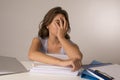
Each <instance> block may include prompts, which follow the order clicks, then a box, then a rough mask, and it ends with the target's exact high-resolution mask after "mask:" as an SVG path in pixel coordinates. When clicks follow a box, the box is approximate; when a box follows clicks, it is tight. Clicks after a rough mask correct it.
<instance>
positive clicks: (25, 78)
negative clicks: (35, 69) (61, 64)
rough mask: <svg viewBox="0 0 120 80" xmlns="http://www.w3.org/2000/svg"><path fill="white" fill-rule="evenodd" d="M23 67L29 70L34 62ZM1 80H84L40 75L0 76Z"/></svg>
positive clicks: (26, 73)
mask: <svg viewBox="0 0 120 80" xmlns="http://www.w3.org/2000/svg"><path fill="white" fill-rule="evenodd" d="M22 63H23V65H24V66H25V67H26V68H27V69H28V70H29V69H30V68H31V63H32V62H27V61H26V62H25V61H24V62H22ZM0 80H83V79H81V78H80V77H79V76H66V75H62V76H61V75H52V74H49V75H46V74H39V73H30V72H25V73H18V74H10V75H3V76H0ZM84 80H85V79H84Z"/></svg>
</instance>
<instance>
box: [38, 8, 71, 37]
mask: <svg viewBox="0 0 120 80" xmlns="http://www.w3.org/2000/svg"><path fill="white" fill-rule="evenodd" d="M57 14H62V15H64V17H65V19H66V21H67V23H68V31H67V34H66V35H65V38H66V39H70V36H69V35H68V32H70V30H71V28H70V23H69V17H68V13H67V12H66V11H65V10H63V9H62V8H61V7H54V8H52V9H51V10H49V11H48V13H47V14H46V15H45V17H44V19H43V20H42V21H41V23H40V24H39V32H38V36H39V37H41V38H43V39H45V38H47V37H49V30H48V29H47V26H48V25H49V24H50V23H51V22H52V20H53V19H54V17H55V16H56V15H57Z"/></svg>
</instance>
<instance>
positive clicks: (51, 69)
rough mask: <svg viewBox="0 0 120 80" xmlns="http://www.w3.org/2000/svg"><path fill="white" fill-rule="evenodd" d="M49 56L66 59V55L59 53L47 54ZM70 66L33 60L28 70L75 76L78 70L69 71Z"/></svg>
mask: <svg viewBox="0 0 120 80" xmlns="http://www.w3.org/2000/svg"><path fill="white" fill-rule="evenodd" d="M47 55H49V56H53V57H57V58H60V59H68V57H67V55H60V54H47ZM71 70H72V69H71V67H61V66H54V65H48V64H44V63H40V62H36V61H35V62H33V64H32V68H31V69H30V72H37V73H39V74H55V75H71V76H77V75H78V73H79V71H80V70H79V71H75V72H73V71H71Z"/></svg>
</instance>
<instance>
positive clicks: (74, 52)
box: [59, 37, 83, 60]
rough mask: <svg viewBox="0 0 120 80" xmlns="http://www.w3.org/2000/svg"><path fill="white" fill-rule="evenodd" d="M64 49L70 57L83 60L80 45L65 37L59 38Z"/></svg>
mask: <svg viewBox="0 0 120 80" xmlns="http://www.w3.org/2000/svg"><path fill="white" fill-rule="evenodd" d="M59 40H60V42H61V44H62V46H63V48H64V50H65V51H66V54H67V55H68V57H69V58H70V59H72V58H74V59H80V60H82V56H83V55H82V53H81V51H80V50H79V47H78V46H77V45H76V44H74V43H71V42H70V41H69V40H67V39H65V38H64V37H63V38H59Z"/></svg>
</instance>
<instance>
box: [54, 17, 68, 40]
mask: <svg viewBox="0 0 120 80" xmlns="http://www.w3.org/2000/svg"><path fill="white" fill-rule="evenodd" d="M55 25H56V27H57V37H58V39H60V38H64V37H65V35H66V33H67V30H68V26H67V22H66V20H65V18H59V20H58V21H57V22H56V23H55Z"/></svg>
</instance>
